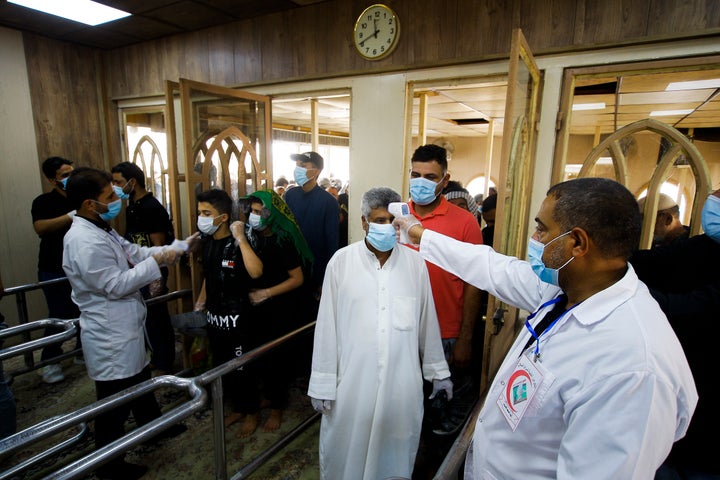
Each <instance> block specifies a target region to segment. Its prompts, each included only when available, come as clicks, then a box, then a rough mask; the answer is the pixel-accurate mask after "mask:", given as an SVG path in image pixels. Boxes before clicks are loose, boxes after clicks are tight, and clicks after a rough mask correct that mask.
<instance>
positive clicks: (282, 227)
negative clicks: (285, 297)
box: [243, 190, 314, 274]
mask: <svg viewBox="0 0 720 480" xmlns="http://www.w3.org/2000/svg"><path fill="white" fill-rule="evenodd" d="M243 200H246V201H248V202H249V203H251V202H252V201H253V200H259V201H260V202H262V204H263V206H264V207H265V208H266V209H267V210H268V212H269V213H270V215H267V216H265V215H262V216H261V220H260V224H261V225H267V226H268V227H270V228H271V229H272V231H273V233H275V235H277V236H278V238H279V239H280V241H281V242H284V241H290V242H292V243H293V245H295V249H296V250H297V252H298V253H299V254H300V258H301V259H302V263H303V270H304V271H305V272H306V273H308V274H310V273H311V272H312V267H313V262H314V258H313V254H312V252H311V251H310V247H309V246H308V244H307V242H306V241H305V237H303V234H302V232H301V231H300V227H299V226H298V224H297V222H296V221H295V216H294V215H293V214H292V211H291V210H290V207H288V204H287V203H285V200H283V199H282V198H280V195H278V194H277V193H275V191H274V190H258V191H257V192H253V193H252V194H250V195H248V196H247V197H244V198H243ZM248 207H249V204H248Z"/></svg>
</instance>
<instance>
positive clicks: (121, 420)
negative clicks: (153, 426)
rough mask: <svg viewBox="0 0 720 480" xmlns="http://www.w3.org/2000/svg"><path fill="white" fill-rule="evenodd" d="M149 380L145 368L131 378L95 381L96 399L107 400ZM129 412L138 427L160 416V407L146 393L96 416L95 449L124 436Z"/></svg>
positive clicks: (147, 369)
mask: <svg viewBox="0 0 720 480" xmlns="http://www.w3.org/2000/svg"><path fill="white" fill-rule="evenodd" d="M149 379H150V369H149V368H147V367H145V368H144V369H143V370H142V371H141V372H140V373H138V374H137V375H134V376H132V377H128V378H122V379H120V380H106V381H100V380H96V381H95V390H96V393H97V399H98V400H101V399H103V398H107V397H109V396H110V395H113V394H115V393H118V392H120V391H122V390H125V389H127V388H130V387H132V386H133V385H137V384H138V383H142V382H144V381H145V380H149ZM131 411H132V414H133V417H135V422H137V424H138V425H145V424H146V423H149V422H151V421H153V420H155V419H156V418H158V417H159V416H160V415H161V412H160V406H159V405H158V403H157V401H156V400H155V395H154V394H153V393H147V394H145V395H142V396H141V397H138V398H136V399H135V400H133V401H131V402H128V403H125V404H123V405H120V406H119V407H117V408H115V409H113V410H111V411H109V412H107V413H103V414H101V415H98V417H97V418H96V419H95V446H96V447H97V448H101V447H104V446H105V445H107V444H109V443H112V442H113V441H115V440H117V439H118V438H120V437H122V436H123V435H125V421H126V420H127V419H128V416H129V415H130V412H131Z"/></svg>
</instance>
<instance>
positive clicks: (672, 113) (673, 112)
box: [650, 108, 693, 117]
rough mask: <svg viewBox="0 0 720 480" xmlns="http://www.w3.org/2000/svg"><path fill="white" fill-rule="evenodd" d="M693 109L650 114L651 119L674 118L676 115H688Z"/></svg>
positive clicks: (657, 111) (656, 111)
mask: <svg viewBox="0 0 720 480" xmlns="http://www.w3.org/2000/svg"><path fill="white" fill-rule="evenodd" d="M692 112H693V109H692V108H688V109H686V110H655V111H654V112H650V116H651V117H676V116H678V115H687V114H688V113H692Z"/></svg>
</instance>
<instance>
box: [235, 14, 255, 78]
mask: <svg viewBox="0 0 720 480" xmlns="http://www.w3.org/2000/svg"><path fill="white" fill-rule="evenodd" d="M232 27H233V28H232V33H231V34H232V37H231V39H230V40H231V41H232V48H233V55H234V76H233V82H232V84H233V85H239V84H242V83H250V82H253V81H255V80H256V79H257V77H258V73H259V72H262V50H261V48H260V41H261V36H260V28H259V22H257V21H256V20H246V21H244V22H238V23H233V24H232Z"/></svg>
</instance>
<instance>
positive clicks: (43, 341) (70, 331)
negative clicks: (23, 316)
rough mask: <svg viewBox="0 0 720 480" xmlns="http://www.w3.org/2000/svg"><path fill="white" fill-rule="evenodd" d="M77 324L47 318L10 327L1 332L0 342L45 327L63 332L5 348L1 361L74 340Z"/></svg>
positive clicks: (1, 354)
mask: <svg viewBox="0 0 720 480" xmlns="http://www.w3.org/2000/svg"><path fill="white" fill-rule="evenodd" d="M76 322H77V319H74V320H62V319H59V318H47V319H44V320H36V321H34V322H30V323H24V324H21V325H16V326H14V327H9V328H6V329H4V330H2V331H0V340H2V339H4V338H9V337H13V336H15V335H21V334H23V333H26V332H29V331H32V330H38V329H40V328H45V327H51V326H52V327H58V328H62V329H63V331H62V332H58V333H55V334H53V335H49V336H47V337H43V338H38V339H36V340H30V341H29V342H25V343H21V344H18V345H14V346H11V347H6V348H3V349H2V350H0V361H2V360H7V359H8V358H12V357H16V356H18V355H22V354H23V353H27V352H32V351H33V350H39V349H41V348H44V347H46V346H48V345H52V344H54V343H59V342H64V341H65V340H69V339H71V338H73V337H74V336H75V334H76V332H77V327H76V326H75V323H76Z"/></svg>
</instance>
